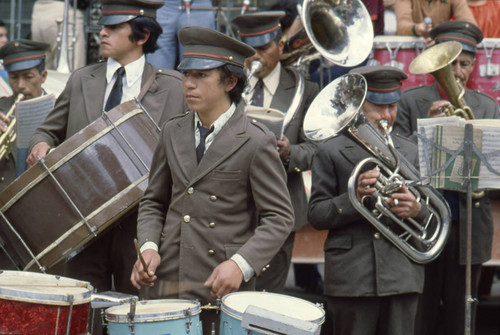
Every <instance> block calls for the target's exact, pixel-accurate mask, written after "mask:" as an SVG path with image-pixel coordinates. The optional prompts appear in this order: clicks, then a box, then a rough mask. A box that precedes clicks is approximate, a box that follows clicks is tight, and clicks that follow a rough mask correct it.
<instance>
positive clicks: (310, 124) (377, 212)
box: [304, 74, 451, 264]
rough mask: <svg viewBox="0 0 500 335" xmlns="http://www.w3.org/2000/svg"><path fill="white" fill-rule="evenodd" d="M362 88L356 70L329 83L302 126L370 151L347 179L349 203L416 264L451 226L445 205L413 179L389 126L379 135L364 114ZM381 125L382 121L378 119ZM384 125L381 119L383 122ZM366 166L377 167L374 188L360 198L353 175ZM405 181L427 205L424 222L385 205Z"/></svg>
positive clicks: (431, 254)
mask: <svg viewBox="0 0 500 335" xmlns="http://www.w3.org/2000/svg"><path fill="white" fill-rule="evenodd" d="M366 92H367V84H366V80H365V78H364V77H363V76H361V75H359V74H347V75H344V76H342V77H339V78H337V79H336V80H334V81H333V82H331V83H330V84H328V85H327V86H326V87H325V88H324V89H323V90H322V91H321V92H320V93H319V94H318V96H317V97H316V98H315V99H314V101H313V102H312V104H311V106H310V107H309V110H308V111H307V114H306V116H305V119H304V132H305V135H306V137H308V138H309V139H311V140H316V141H319V140H326V139H328V138H331V137H333V136H336V135H338V134H344V135H345V136H348V137H350V138H352V139H354V140H355V141H356V142H358V143H359V144H360V145H362V146H363V147H364V148H366V149H367V150H368V151H369V152H370V153H371V154H372V155H373V157H369V158H367V159H365V160H363V161H361V162H359V163H358V164H357V165H356V167H355V168H354V170H353V172H352V173H351V176H350V178H349V181H348V196H349V200H350V201H351V203H352V204H353V206H354V208H355V209H356V210H357V211H358V212H359V213H360V214H361V215H363V216H364V217H365V219H366V220H368V221H369V222H370V223H371V224H372V225H373V226H374V227H375V228H376V229H377V230H378V231H379V232H380V233H382V234H383V235H384V236H385V237H386V238H387V239H388V240H389V241H390V242H392V243H393V244H394V245H395V246H396V247H397V248H398V249H399V250H401V252H403V254H405V255H406V256H407V257H408V258H410V259H411V260H412V261H414V262H416V263H420V264H425V263H428V262H430V261H432V260H434V259H435V258H436V257H437V256H439V254H440V253H441V251H442V250H443V248H444V246H445V244H446V241H447V239H448V235H449V232H450V217H451V214H450V209H449V206H448V204H447V203H446V201H445V200H444V198H443V196H442V195H441V194H439V193H438V192H437V191H436V190H435V189H433V188H430V187H428V186H424V185H419V186H415V185H416V181H418V180H419V173H418V171H417V170H416V169H415V168H414V167H413V166H412V165H411V164H410V163H409V162H408V161H407V160H406V159H405V158H404V157H402V156H400V155H399V154H398V153H397V152H396V150H395V148H394V145H393V143H392V139H391V137H390V135H389V133H388V131H389V130H388V129H387V131H386V133H385V135H384V136H382V134H381V133H380V132H379V131H378V130H377V129H376V128H375V127H374V126H373V125H372V124H371V123H370V122H369V121H368V120H367V119H366V117H365V115H364V113H363V112H362V110H361V107H362V105H363V103H364V100H365V96H366ZM382 126H384V125H382ZM385 126H386V125H385ZM368 166H372V167H371V168H373V166H376V167H378V169H379V170H380V176H379V178H378V181H377V182H376V184H375V185H374V187H375V189H376V191H375V192H374V193H373V194H371V195H370V196H367V197H364V198H363V199H361V201H359V200H358V199H357V197H356V185H357V179H358V176H359V174H360V173H362V172H364V171H365V170H366V169H367V167H368ZM405 185H406V186H407V187H408V189H409V190H410V191H411V192H412V193H413V194H414V195H415V197H416V198H417V200H418V201H420V202H421V203H423V204H425V205H426V206H427V208H428V210H429V215H428V217H427V218H426V219H425V220H423V222H420V221H417V220H416V219H413V218H407V219H401V218H399V217H397V216H395V215H394V214H393V213H392V212H391V211H390V205H389V204H388V203H387V201H386V199H387V198H389V197H390V195H391V194H392V193H394V192H397V191H398V190H399V189H400V188H401V187H403V186H405Z"/></svg>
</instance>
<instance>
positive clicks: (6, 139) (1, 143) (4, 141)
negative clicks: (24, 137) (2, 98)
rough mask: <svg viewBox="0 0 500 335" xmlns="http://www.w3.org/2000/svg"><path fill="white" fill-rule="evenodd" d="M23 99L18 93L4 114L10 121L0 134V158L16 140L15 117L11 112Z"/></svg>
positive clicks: (9, 149)
mask: <svg viewBox="0 0 500 335" xmlns="http://www.w3.org/2000/svg"><path fill="white" fill-rule="evenodd" d="M23 99H24V94H22V93H19V94H18V95H17V98H16V101H15V102H14V104H13V105H12V107H10V109H9V111H8V112H7V114H5V116H6V117H7V118H10V123H9V126H8V127H7V130H6V131H5V132H4V133H3V134H2V135H1V136H0V160H1V159H2V158H4V157H5V156H7V155H8V154H10V151H11V150H12V144H13V143H14V141H15V140H16V137H17V133H16V118H15V116H14V115H13V114H14V111H15V110H16V106H17V104H18V103H19V101H21V100H23Z"/></svg>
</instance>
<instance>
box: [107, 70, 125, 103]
mask: <svg viewBox="0 0 500 335" xmlns="http://www.w3.org/2000/svg"><path fill="white" fill-rule="evenodd" d="M124 74H125V68H123V67H121V68H119V69H118V70H116V81H115V84H114V85H113V88H112V89H111V92H110V93H109V97H108V101H106V107H105V108H104V110H105V111H106V112H107V111H110V110H112V109H113V108H115V107H116V106H118V105H119V104H120V102H121V101H122V93H123V92H122V91H123V90H122V88H123V75H124Z"/></svg>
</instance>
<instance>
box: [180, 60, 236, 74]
mask: <svg viewBox="0 0 500 335" xmlns="http://www.w3.org/2000/svg"><path fill="white" fill-rule="evenodd" d="M224 64H226V63H225V62H221V61H218V60H213V59H204V58H192V57H184V59H183V60H182V61H181V62H180V64H179V66H177V69H178V70H180V71H185V70H211V69H215V68H218V67H221V66H222V65H224Z"/></svg>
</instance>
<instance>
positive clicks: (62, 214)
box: [0, 100, 160, 271]
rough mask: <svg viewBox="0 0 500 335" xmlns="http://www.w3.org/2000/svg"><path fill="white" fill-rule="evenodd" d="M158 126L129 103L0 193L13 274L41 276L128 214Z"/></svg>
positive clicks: (0, 230)
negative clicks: (37, 273)
mask: <svg viewBox="0 0 500 335" xmlns="http://www.w3.org/2000/svg"><path fill="white" fill-rule="evenodd" d="M159 131H160V130H159V128H158V126H157V125H156V124H155V123H154V122H153V120H152V119H151V118H150V117H149V115H148V114H147V113H146V112H145V111H144V110H143V109H142V108H141V106H140V105H139V104H138V103H137V102H135V101H133V100H131V101H128V102H125V103H123V104H121V105H119V106H117V107H115V108H114V109H113V110H111V111H109V112H108V113H103V115H102V116H101V117H100V118H99V119H97V120H96V121H94V122H93V123H92V124H90V125H88V126H87V127H86V128H84V129H82V130H81V131H80V132H78V133H77V134H75V135H74V136H72V137H71V138H69V139H68V140H66V141H65V142H63V143H62V144H61V145H59V146H58V147H57V148H56V149H54V150H53V151H51V152H50V153H49V154H48V155H47V157H45V159H43V160H40V161H39V162H38V163H37V164H35V165H34V166H33V167H31V168H30V169H29V170H28V171H26V172H25V173H24V174H22V175H21V176H20V177H19V178H18V179H16V180H15V181H14V182H13V183H12V184H11V185H9V186H8V187H7V188H6V189H5V190H4V191H3V192H2V193H0V237H1V238H2V239H3V240H4V241H5V245H4V250H5V251H6V252H7V254H8V256H10V258H11V259H12V260H13V262H14V263H15V264H16V266H17V267H18V268H19V269H24V270H34V271H46V270H47V269H50V268H51V267H53V266H54V265H55V264H57V263H58V262H60V261H62V260H64V259H66V258H68V257H72V256H74V255H75V254H76V253H77V252H78V251H80V250H81V249H82V248H83V247H85V246H86V245H88V244H89V243H91V242H92V241H93V240H95V238H96V237H97V236H98V235H99V234H102V233H103V232H104V231H106V230H108V229H110V228H111V227H112V226H113V223H115V222H116V221H117V220H118V219H119V218H120V217H122V216H123V215H125V214H126V213H127V212H129V211H130V210H131V209H133V208H134V207H135V206H136V205H137V204H138V202H139V199H140V197H141V196H142V194H143V193H144V190H145V189H146V186H147V182H148V176H149V167H150V165H151V160H152V157H153V151H154V149H155V147H156V144H157V143H158V139H159Z"/></svg>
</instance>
